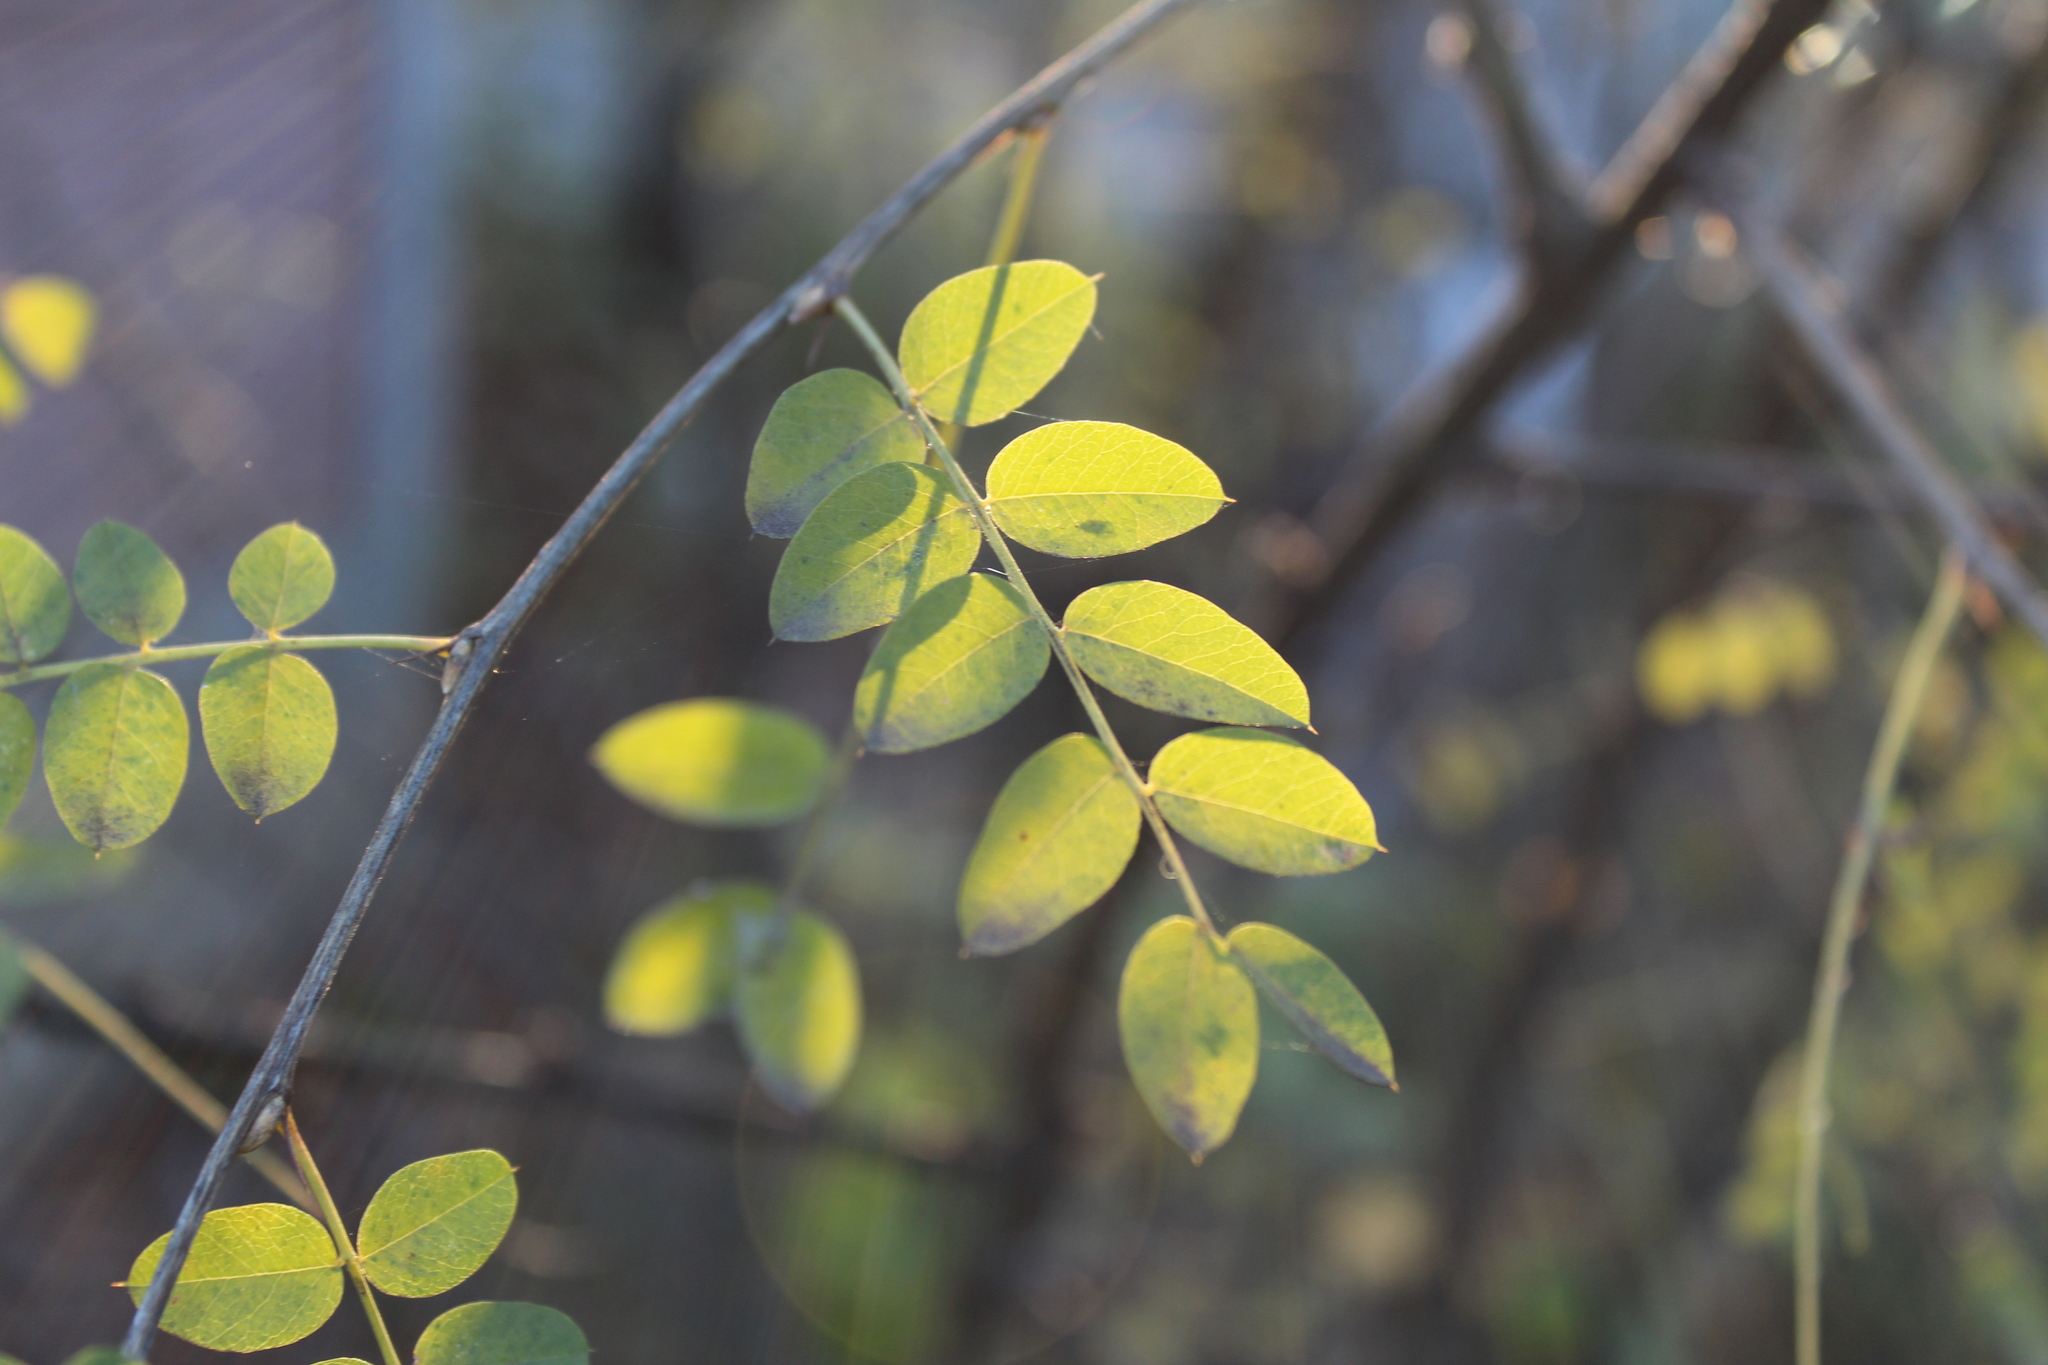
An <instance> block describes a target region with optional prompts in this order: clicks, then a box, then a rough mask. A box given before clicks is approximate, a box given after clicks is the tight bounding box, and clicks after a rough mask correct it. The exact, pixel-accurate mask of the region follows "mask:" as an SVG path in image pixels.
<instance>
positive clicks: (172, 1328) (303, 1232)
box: [127, 1204, 342, 1351]
mask: <svg viewBox="0 0 2048 1365" xmlns="http://www.w3.org/2000/svg"><path fill="white" fill-rule="evenodd" d="M170 1240H171V1235H170V1234H169V1233H168V1232H167V1233H165V1234H164V1235H163V1236H161V1237H159V1238H157V1239H156V1240H155V1241H154V1242H151V1243H150V1244H149V1246H148V1247H147V1248H146V1249H145V1250H144V1251H143V1253H142V1254H141V1255H140V1256H138V1257H136V1258H135V1264H134V1266H133V1267H132V1268H131V1269H130V1270H129V1272H128V1283H127V1289H128V1293H129V1295H130V1296H131V1297H133V1298H134V1300H135V1301H136V1302H137V1303H141V1302H142V1296H143V1294H144V1292H145V1291H147V1290H148V1288H149V1277H150V1276H151V1275H152V1274H154V1273H155V1271H156V1264H157V1262H158V1260H160V1259H161V1258H162V1257H163V1252H164V1247H165V1246H166V1245H167V1244H168V1243H169V1242H170ZM341 1279H342V1270H341V1257H340V1255H339V1254H338V1253H337V1252H336V1251H335V1249H334V1241H333V1239H332V1238H330V1237H329V1236H328V1235H327V1229H326V1228H324V1227H322V1226H320V1222H319V1220H318V1219H316V1218H314V1217H313V1216H312V1215H311V1214H308V1213H305V1212H304V1211H302V1210H299V1209H295V1208H291V1207H290V1206H288V1205H285V1204H245V1205H243V1206H242V1207H240V1208H233V1209H215V1210H214V1211H213V1212H212V1213H209V1214H207V1215H206V1217H205V1219H204V1220H202V1221H201V1222H200V1224H199V1235H198V1236H197V1237H195V1238H194V1239H193V1241H192V1253H191V1255H190V1256H188V1257H187V1258H186V1260H185V1268H184V1270H183V1271H181V1272H180V1273H179V1275H178V1285H177V1288H175V1289H173V1290H172V1291H171V1302H170V1307H169V1308H168V1309H166V1310H165V1312H164V1319H163V1327H164V1330H165V1331H166V1332H169V1333H171V1334H172V1335H174V1336H179V1337H183V1338H184V1339H185V1340H187V1341H189V1342H192V1343H193V1344H194V1345H197V1346H206V1347H210V1348H211V1349H213V1350H216V1351H262V1350H267V1349H269V1348H270V1347H272V1346H289V1345H291V1343H293V1342H295V1341H298V1340H299V1339H300V1338H302V1337H305V1336H308V1335H310V1334H311V1333H312V1332H314V1331H315V1330H316V1329H318V1328H319V1327H320V1325H321V1324H323V1323H325V1322H326V1321H327V1319H328V1318H330V1317H332V1316H333V1315H334V1309H335V1305H337V1304H339V1303H340V1302H341Z"/></svg>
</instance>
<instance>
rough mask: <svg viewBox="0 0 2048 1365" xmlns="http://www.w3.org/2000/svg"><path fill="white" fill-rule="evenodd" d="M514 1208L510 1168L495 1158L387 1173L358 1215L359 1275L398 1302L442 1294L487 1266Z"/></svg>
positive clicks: (447, 1160)
mask: <svg viewBox="0 0 2048 1365" xmlns="http://www.w3.org/2000/svg"><path fill="white" fill-rule="evenodd" d="M518 1207H519V1182H518V1181H517V1180H515V1179H514V1178H513V1175H512V1163H511V1162H509V1161H507V1160H505V1158H504V1157H502V1156H500V1155H498V1154H497V1153H496V1152H490V1151H476V1152H455V1153H452V1154H450V1155H448V1156H437V1157H429V1158H428V1159H427V1160H425V1161H415V1162H413V1163H412V1165H410V1166H405V1167H401V1168H400V1169H399V1170H397V1171H394V1172H392V1175H391V1178H390V1179H389V1180H386V1181H385V1182H384V1184H383V1186H382V1187H381V1188H379V1189H378V1191H377V1193H376V1194H375V1195H374V1196H372V1197H371V1199H370V1207H369V1208H367V1209H365V1210H364V1211H363V1222H362V1226H361V1227H360V1228H358V1229H357V1231H356V1252H357V1254H358V1255H360V1256H361V1257H362V1258H363V1273H365V1274H366V1275H368V1276H369V1277H370V1283H372V1284H374V1285H376V1286H377V1287H378V1288H379V1289H381V1290H383V1291H384V1292H385V1293H387V1294H397V1295H399V1296H401V1297H403V1298H408V1299H424V1298H426V1297H427V1296H428V1295H430V1294H441V1293H445V1292H446V1291H448V1290H450V1289H453V1288H454V1287H455V1286H456V1285H458V1284H461V1283H462V1282H463V1281H464V1280H466V1279H468V1278H469V1277H470V1276H472V1275H474V1274H476V1272H477V1271H478V1270H480V1269H481V1268H482V1267H483V1263H484V1262H485V1261H487V1260H489V1259H490V1258H491V1253H492V1252H493V1251H496V1250H497V1249H498V1243H500V1242H502V1241H504V1240H505V1231H506V1229H508V1228H510V1227H511V1226H512V1214H513V1212H514V1211H515V1210H516V1209H517V1208H518Z"/></svg>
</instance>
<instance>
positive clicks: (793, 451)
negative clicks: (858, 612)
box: [747, 370, 924, 540]
mask: <svg viewBox="0 0 2048 1365" xmlns="http://www.w3.org/2000/svg"><path fill="white" fill-rule="evenodd" d="M895 460H905V461H908V462H910V463H911V464H920V463H922V462H923V460H924V438H923V437H922V436H921V435H919V434H918V430H917V426H916V424H915V423H913V422H912V421H911V420H910V414H909V413H907V412H905V411H904V410H903V409H902V408H901V407H899V406H898V405H897V402H896V399H895V397H894V396H893V395H891V394H890V392H889V391H888V390H887V389H885V388H883V387H882V385H881V382H880V381H879V380H877V379H875V378H874V377H873V376H872V375H866V374H862V373H861V372H860V371H859V370H826V371H825V372H823V373H822V374H814V375H812V376H811V377H810V378H808V379H803V380H799V381H798V382H797V383H795V384H793V385H791V386H790V387H789V388H788V389H786V390H784V391H783V394H782V397H780V398H778V399H776V400H775V406H774V407H773V408H771V409H769V412H768V422H767V424H766V425H765V426H763V427H762V428H761V437H760V439H759V440H757V441H755V442H754V459H753V462H752V463H751V464H749V465H748V466H747V520H749V521H751V522H752V523H753V524H754V529H755V530H756V531H759V532H760V533H761V534H762V535H764V536H775V537H776V538H778V539H784V540H786V539H788V538H789V537H790V536H793V535H795V534H796V532H797V528H798V527H800V526H802V525H803V524H804V518H805V517H808V516H809V515H810V514H811V510H812V509H813V508H815V507H816V506H817V505H818V504H819V503H820V502H823V501H824V500H825V495H826V494H827V493H830V492H831V491H832V490H833V489H835V488H837V487H839V485H840V484H842V483H845V482H846V481H847V480H848V479H850V478H852V477H853V476H854V475H856V474H859V473H861V472H862V471H863V470H867V469H872V468H873V467H874V466H876V465H879V464H888V463H890V462H891V461H895Z"/></svg>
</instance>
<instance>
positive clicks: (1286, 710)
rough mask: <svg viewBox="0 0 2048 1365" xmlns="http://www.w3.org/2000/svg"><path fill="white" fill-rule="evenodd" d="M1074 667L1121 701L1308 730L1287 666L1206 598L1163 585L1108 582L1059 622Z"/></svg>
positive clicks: (1302, 698) (1304, 706)
mask: <svg viewBox="0 0 2048 1365" xmlns="http://www.w3.org/2000/svg"><path fill="white" fill-rule="evenodd" d="M1060 624H1061V629H1062V633H1063V634H1064V635H1065V636H1066V640H1067V648H1069V649H1070V650H1072V651H1073V653H1074V660H1075V662H1077V663H1079V664H1080V665H1081V668H1082V670H1083V671H1084V672H1086V673H1087V674H1088V676H1089V677H1091V678H1093V679H1095V681H1097V682H1099V683H1101V684H1102V685H1103V686H1104V687H1106V688H1108V689H1109V690H1110V691H1112V692H1114V693H1116V694H1117V695H1118V696H1119V697H1122V698H1124V700H1126V701H1134V702H1136V703H1138V705H1140V706H1149V707H1151V708H1152V709H1153V710H1155V711H1164V712H1166V713H1167V714H1169V715H1175V716H1191V717H1193V718H1194V719H1196V720H1211V721H1223V722H1227V723H1229V724H1233V725H1307V724H1308V689H1307V688H1306V687H1304V686H1302V682H1301V679H1300V677H1298V676H1297V675H1296V674H1295V672H1294V670H1293V669H1292V668H1289V667H1288V666H1287V661H1286V660H1284V659H1282V658H1281V657H1280V656H1279V654H1277V653H1275V652H1274V650H1273V647H1272V646H1271V645H1269V644H1267V643H1266V642H1265V641H1264V640H1261V639H1260V638H1259V637H1258V636H1257V635H1256V634H1254V633H1253V632H1252V631H1251V630H1250V629H1249V628H1248V627H1246V626H1244V625H1242V624H1240V623H1239V622H1238V621H1236V620H1235V619H1233V618H1232V617H1231V616H1230V615H1229V614H1228V613H1226V612H1225V611H1224V610H1223V609H1222V608H1221V607H1218V606H1216V605H1214V604H1213V603H1211V602H1209V601H1207V600H1206V599H1204V598H1201V597H1197V596H1196V595H1195V594H1193V593H1191V592H1185V591H1183V590H1181V589H1180V588H1173V587H1168V586H1167V585H1166V584H1164V583H1145V582H1140V583H1106V584H1104V585H1103V586H1101V587H1099V588H1091V589H1089V590H1088V591H1087V592H1084V593H1082V594H1081V595H1080V596H1079V597H1077V598H1075V599H1074V601H1073V603H1072V604H1071V605H1070V606H1068V608H1067V616H1066V620H1064V621H1062V622H1061V623H1060Z"/></svg>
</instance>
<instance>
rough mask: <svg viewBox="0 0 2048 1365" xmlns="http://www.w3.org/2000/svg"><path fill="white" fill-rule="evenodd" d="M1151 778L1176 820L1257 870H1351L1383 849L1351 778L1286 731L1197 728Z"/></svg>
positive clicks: (1282, 873) (1164, 756)
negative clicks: (1283, 733)
mask: <svg viewBox="0 0 2048 1365" xmlns="http://www.w3.org/2000/svg"><path fill="white" fill-rule="evenodd" d="M1149 776H1150V778H1151V781H1152V786H1153V788H1154V789H1155V793H1154V798H1153V799H1154V800H1156V801H1157V802H1158V803H1159V813H1160V814H1161V815H1164V816H1165V817H1166V819H1167V822H1168V823H1169V824H1171V825H1172V826H1173V827H1174V828H1175V829H1177V830H1179V831H1180V832H1181V833H1182V834H1185V835H1186V836H1187V837H1188V838H1190V839H1192V840H1194V841H1195V842H1196V843H1198V844H1200V845H1201V846H1202V847H1203V848H1206V849H1208V850H1209V851H1210V852H1211V853H1214V854H1215V855H1217V856H1218V857H1220V858H1228V859H1229V860H1230V861H1231V862H1233V863H1237V864H1238V865H1239V866H1242V867H1249V868H1251V869H1252V870H1253V871H1255V872H1270V873H1272V874H1274V875H1275V876H1279V877H1311V876H1316V875H1318V874H1320V873H1324V872H1342V871H1344V870H1345V869H1346V868H1352V867H1357V866H1358V865H1359V864H1360V863H1362V862H1364V861H1365V860H1366V859H1367V858H1370V857H1371V856H1372V855H1373V854H1374V853H1375V852H1377V851H1378V850H1379V841H1378V839H1377V838H1376V836H1375V833H1374V828H1373V818H1372V808H1371V807H1370V806H1368V805H1366V804H1365V798H1364V797H1362V796H1360V795H1359V794H1358V788H1356V787H1354V786H1352V785H1351V779H1349V778H1347V777H1346V776H1344V774H1342V773H1340V772H1338V771H1337V769H1336V768H1335V767H1334V766H1333V765H1332V764H1331V763H1330V761H1329V760H1328V759H1326V758H1324V757H1322V756H1321V755H1320V754H1317V753H1314V752H1312V751H1311V750H1309V749H1306V748H1304V747H1303V746H1302V745H1301V744H1300V743H1298V742H1297V741H1295V740H1292V739H1289V738H1287V737H1286V736H1285V735H1276V734H1272V733H1271V732H1269V731H1265V730H1238V729H1230V728H1224V729H1217V730H1197V731H1196V732H1195V733H1193V734H1191V735H1182V736H1181V737H1180V738H1179V739H1176V740H1174V741H1173V742H1172V743H1171V744H1169V745H1167V746H1166V747H1165V748H1164V749H1161V750H1160V751H1159V754H1158V756H1157V757H1156V758H1154V759H1153V760H1152V770H1151V773H1150V774H1149Z"/></svg>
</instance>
